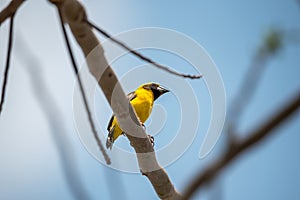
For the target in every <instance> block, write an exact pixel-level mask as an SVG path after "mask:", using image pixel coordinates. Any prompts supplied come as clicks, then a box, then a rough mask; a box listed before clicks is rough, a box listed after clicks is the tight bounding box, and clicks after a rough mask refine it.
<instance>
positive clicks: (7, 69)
mask: <svg viewBox="0 0 300 200" xmlns="http://www.w3.org/2000/svg"><path fill="white" fill-rule="evenodd" d="M13 29H14V14H13V15H11V17H10V27H9V39H8V47H7V57H6V65H5V70H4V80H3V85H2V90H1V91H2V94H1V100H0V116H1V112H2V108H3V104H4V99H5V92H6V86H7V79H8V72H9V65H10V57H11V49H12V44H13Z"/></svg>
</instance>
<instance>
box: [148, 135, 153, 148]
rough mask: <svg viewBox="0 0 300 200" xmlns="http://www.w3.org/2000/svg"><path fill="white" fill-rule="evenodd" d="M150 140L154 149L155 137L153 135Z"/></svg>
mask: <svg viewBox="0 0 300 200" xmlns="http://www.w3.org/2000/svg"><path fill="white" fill-rule="evenodd" d="M148 138H149V140H150V142H151V144H152V146H153V147H154V137H153V136H152V135H148Z"/></svg>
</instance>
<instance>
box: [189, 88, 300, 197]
mask: <svg viewBox="0 0 300 200" xmlns="http://www.w3.org/2000/svg"><path fill="white" fill-rule="evenodd" d="M299 107H300V91H299V92H298V93H297V94H296V96H295V97H294V98H293V99H292V100H291V101H289V102H288V103H287V104H286V106H283V108H282V109H281V110H280V111H278V112H275V113H274V114H273V115H271V117H270V118H269V119H268V120H266V121H265V123H262V125H261V126H259V127H258V128H257V129H255V130H253V131H252V132H250V133H249V134H247V135H249V136H248V137H247V138H245V139H243V140H241V141H233V142H232V144H231V146H230V147H229V148H228V150H227V151H226V152H225V154H224V155H223V156H222V157H221V158H220V159H217V160H216V161H215V162H214V163H213V164H211V165H210V166H208V167H207V168H206V170H204V171H203V172H200V173H199V174H198V175H197V176H196V178H195V179H194V181H192V182H191V183H190V184H189V186H188V187H187V188H186V190H185V192H184V194H183V199H184V200H187V199H190V198H191V197H192V195H193V194H194V193H195V192H196V191H197V190H198V189H200V188H201V187H202V186H204V185H205V184H207V183H208V182H210V181H211V180H212V179H213V178H214V177H215V176H217V175H218V174H219V173H220V172H221V171H222V169H223V168H225V167H226V166H227V165H229V164H230V163H231V162H232V161H233V160H234V159H235V158H237V157H238V156H240V155H241V154H242V153H244V152H245V151H246V150H248V149H250V148H252V147H254V146H255V144H256V143H258V142H260V141H262V140H263V139H264V138H266V137H267V136H270V135H271V134H272V133H273V134H274V133H275V132H274V131H272V130H273V129H274V128H276V127H277V126H279V125H280V124H281V123H282V122H284V121H285V120H287V119H288V117H290V115H292V114H293V113H294V112H295V111H296V110H297V109H298V108H299Z"/></svg>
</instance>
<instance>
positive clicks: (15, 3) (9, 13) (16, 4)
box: [0, 0, 24, 26]
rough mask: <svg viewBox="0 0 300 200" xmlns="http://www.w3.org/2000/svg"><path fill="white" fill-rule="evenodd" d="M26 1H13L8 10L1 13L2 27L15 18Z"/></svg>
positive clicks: (5, 9) (0, 21) (0, 22)
mask: <svg viewBox="0 0 300 200" xmlns="http://www.w3.org/2000/svg"><path fill="white" fill-rule="evenodd" d="M23 2H24V0H12V1H11V2H10V3H9V4H8V6H7V7H6V8H4V9H3V10H2V11H1V12H0V26H1V24H2V22H4V21H5V20H6V19H7V18H9V17H11V16H13V15H14V14H15V12H16V11H17V9H18V8H19V7H20V5H21V4H22V3H23Z"/></svg>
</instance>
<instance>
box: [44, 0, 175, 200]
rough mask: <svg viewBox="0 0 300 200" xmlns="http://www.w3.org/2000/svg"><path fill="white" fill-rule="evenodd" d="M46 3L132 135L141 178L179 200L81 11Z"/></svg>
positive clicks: (69, 4) (69, 0) (67, 0)
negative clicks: (61, 20)
mask: <svg viewBox="0 0 300 200" xmlns="http://www.w3.org/2000/svg"><path fill="white" fill-rule="evenodd" d="M49 1H50V2H52V3H55V4H56V5H57V6H58V7H59V9H60V10H61V12H62V14H63V18H64V20H65V22H66V23H68V24H69V26H70V28H71V31H72V33H73V35H74V37H75V39H76V41H77V42H78V44H79V45H80V47H81V49H82V51H83V53H84V55H85V57H86V58H87V64H88V67H89V70H90V72H91V74H92V75H93V76H94V77H95V78H96V80H98V84H99V85H100V87H101V89H102V90H103V92H104V95H105V96H106V99H107V101H108V102H109V103H110V105H111V108H112V110H113V112H114V113H115V115H116V117H117V119H118V122H119V124H120V126H121V128H122V130H124V131H125V132H127V133H131V134H127V137H128V139H129V140H130V144H131V146H132V147H133V148H134V149H135V151H136V153H137V159H138V163H139V167H140V170H141V172H142V174H143V175H146V177H147V178H148V179H149V180H150V182H151V183H152V186H153V187H154V189H155V191H156V193H157V195H158V196H159V197H160V198H161V199H178V198H179V197H180V195H179V193H178V192H177V191H176V190H175V188H174V186H173V184H172V183H171V181H170V179H169V177H168V175H167V173H166V172H165V170H164V169H163V168H162V167H161V166H160V165H159V164H158V162H157V160H156V156H155V152H154V149H153V147H152V145H151V143H150V141H149V139H148V137H147V134H146V133H145V131H144V129H143V128H142V127H141V126H140V124H139V120H138V119H137V117H136V114H135V111H134V109H133V108H132V106H131V104H130V103H129V101H128V100H127V98H126V96H125V93H124V91H123V89H122V87H121V85H120V83H119V81H118V79H117V77H116V75H115V73H114V71H113V70H112V68H111V67H110V66H109V64H108V63H107V60H106V58H105V56H104V51H103V48H102V46H101V44H100V42H99V40H98V39H97V38H96V36H95V34H94V33H93V31H92V30H91V26H90V25H89V24H88V23H87V21H88V20H87V18H86V13H85V10H84V8H83V7H82V5H81V4H80V3H79V1H76V0H49Z"/></svg>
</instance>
